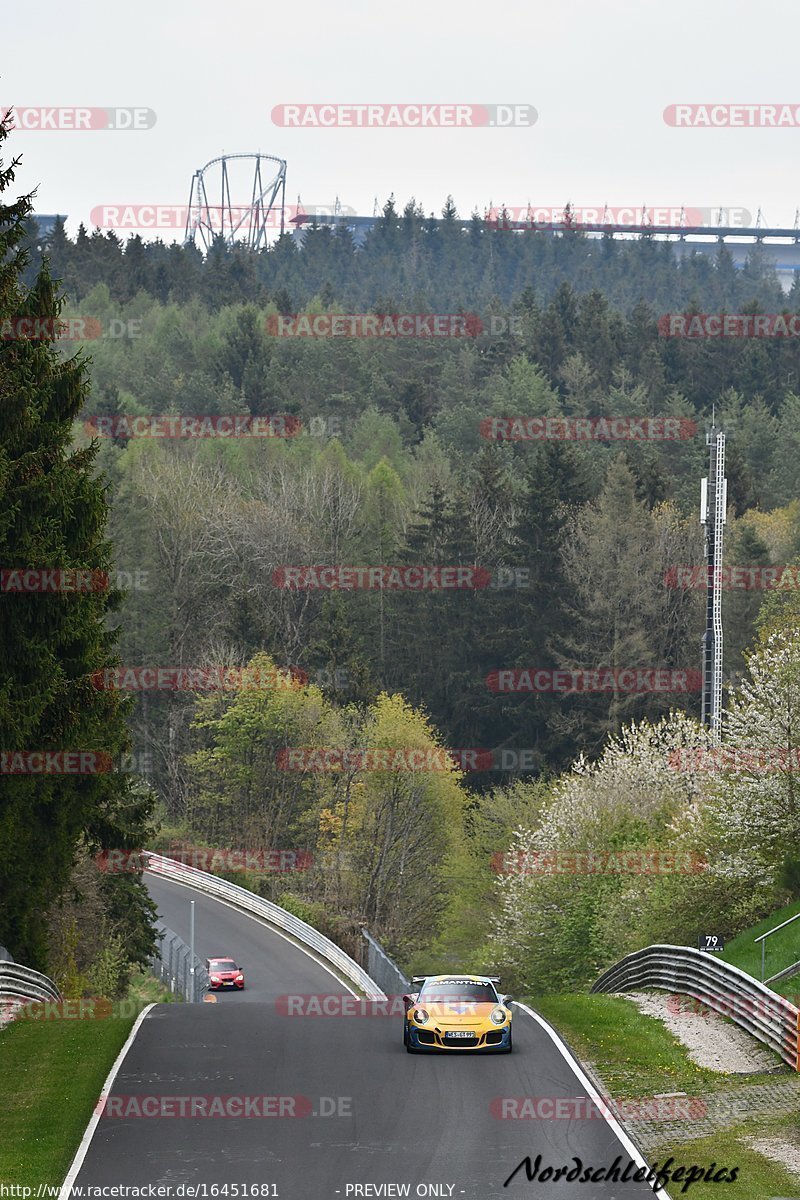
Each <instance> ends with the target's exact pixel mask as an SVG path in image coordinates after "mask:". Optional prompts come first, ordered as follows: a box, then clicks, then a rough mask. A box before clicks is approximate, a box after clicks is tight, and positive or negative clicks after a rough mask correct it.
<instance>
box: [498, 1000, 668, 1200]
mask: <svg viewBox="0 0 800 1200" xmlns="http://www.w3.org/2000/svg"><path fill="white" fill-rule="evenodd" d="M513 1003H514V1004H515V1006H516V1007H517V1008H520V1009H522V1011H523V1012H524V1013H527V1014H528V1016H529V1017H532V1018H533V1020H534V1021H536V1022H537V1024H539V1025H541V1027H542V1029H543V1030H544V1031H545V1033H546V1034H547V1035H548V1036H549V1037H550V1039H551V1040H552V1042H553V1043H554V1045H555V1046H556V1048H557V1049H558V1052H559V1054H561V1055H562V1057H563V1058H565V1059H566V1061H567V1062H568V1063H569V1065H570V1067H571V1068H572V1070H573V1072H574V1073H575V1075H576V1076H577V1078H578V1080H579V1081H580V1083H581V1084H582V1085H583V1087H584V1088H585V1089H586V1091H587V1092H588V1093H589V1095H590V1096H591V1098H592V1100H594V1102H595V1104H596V1105H597V1106H598V1108H599V1109H600V1112H601V1113H602V1114H603V1116H604V1117H605V1119H606V1120H607V1121H608V1123H609V1125H610V1126H611V1128H612V1129H613V1130H614V1133H615V1134H616V1135H617V1138H618V1139H619V1141H620V1142H621V1143H622V1145H623V1146H624V1148H625V1149H626V1150H627V1151H628V1154H629V1155H630V1156H631V1158H632V1159H633V1161H634V1162H635V1163H636V1164H637V1165H638V1166H640V1167H645V1168H646V1169H647V1170H648V1171H649V1170H650V1163H648V1162H645V1160H644V1159H643V1158H642V1152H641V1150H640V1149H639V1148H638V1146H636V1145H635V1143H634V1142H632V1141H631V1139H630V1137H629V1136H628V1134H627V1133H626V1131H625V1129H624V1128H623V1126H622V1125H620V1123H619V1121H618V1120H617V1119H616V1117H615V1116H614V1115H613V1114H612V1113H610V1112H609V1111H608V1110H609V1105H608V1104H607V1103H606V1101H605V1100H604V1099H603V1098H602V1096H601V1095H600V1093H599V1092H598V1090H597V1088H596V1087H595V1086H594V1084H593V1083H592V1081H591V1079H590V1078H589V1076H588V1075H587V1074H586V1072H585V1071H584V1070H583V1068H582V1067H581V1066H580V1064H579V1063H578V1062H576V1061H575V1059H574V1058H573V1057H572V1054H571V1053H570V1052H569V1050H568V1049H567V1047H566V1045H565V1044H564V1042H563V1041H562V1040H561V1038H560V1037H559V1035H558V1033H557V1032H556V1030H555V1029H553V1027H552V1025H550V1024H549V1023H548V1022H547V1021H545V1019H544V1017H541V1016H540V1015H539V1013H537V1012H534V1010H533V1009H532V1008H528V1005H527V1004H520V1002H519V1000H515V1001H514V1002H513ZM643 1182H644V1181H643ZM648 1186H652V1183H651V1184H648ZM653 1190H654V1191H655V1189H653ZM658 1195H660V1196H662V1197H663V1198H664V1200H670V1196H669V1193H668V1192H667V1191H666V1190H665V1189H663V1188H662V1189H661V1191H660V1192H659V1193H658Z"/></svg>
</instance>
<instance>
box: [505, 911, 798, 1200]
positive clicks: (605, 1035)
mask: <svg viewBox="0 0 800 1200" xmlns="http://www.w3.org/2000/svg"><path fill="white" fill-rule="evenodd" d="M798 924H800V922H798ZM529 1003H530V1005H531V1007H532V1008H535V1009H536V1010H537V1012H540V1013H541V1015H542V1016H543V1017H545V1018H546V1020H548V1021H550V1022H551V1024H552V1025H554V1026H555V1028H556V1029H558V1030H559V1032H560V1033H562V1034H563V1036H564V1038H565V1039H566V1041H567V1042H568V1043H569V1045H570V1046H571V1047H572V1049H573V1050H574V1051H575V1053H576V1054H577V1055H578V1057H579V1058H580V1059H581V1060H582V1061H583V1062H585V1063H587V1064H589V1066H590V1067H591V1068H592V1069H593V1070H594V1071H595V1072H596V1074H597V1075H599V1077H600V1078H601V1079H602V1081H603V1085H604V1088H605V1091H606V1093H607V1094H608V1095H610V1097H612V1098H613V1099H614V1100H617V1101H622V1100H635V1099H643V1098H647V1097H653V1096H655V1095H660V1094H664V1093H669V1092H685V1093H686V1094H687V1096H689V1097H693V1096H702V1095H706V1096H707V1095H708V1094H709V1093H710V1092H715V1093H725V1092H726V1091H732V1090H733V1089H734V1088H741V1087H743V1086H747V1085H753V1084H770V1083H775V1082H776V1078H777V1079H780V1078H784V1079H785V1078H790V1077H791V1072H789V1070H788V1068H787V1070H786V1073H785V1075H783V1076H777V1077H776V1076H775V1075H773V1074H771V1073H764V1072H754V1073H752V1074H748V1075H739V1074H737V1075H726V1074H724V1073H722V1072H718V1071H711V1070H708V1069H707V1068H705V1067H699V1066H697V1065H696V1064H695V1063H693V1062H692V1061H691V1059H690V1058H689V1055H688V1052H687V1050H686V1048H685V1046H683V1044H682V1043H681V1042H680V1041H679V1040H678V1039H677V1038H675V1037H674V1036H673V1035H672V1034H671V1033H670V1032H669V1030H668V1029H667V1028H666V1026H665V1025H664V1024H663V1022H661V1021H659V1020H657V1019H656V1018H654V1017H648V1016H645V1015H644V1014H643V1013H640V1012H639V1011H638V1009H636V1008H635V1006H634V1005H633V1004H632V1003H631V1002H630V1001H628V1000H624V999H622V998H621V997H619V996H607V995H567V996H541V997H533V998H532V999H531V1000H530V1001H529ZM775 1061H776V1065H777V1064H779V1063H780V1060H779V1059H778V1058H777V1056H776V1059H775ZM799 1133H800V1121H798V1118H797V1117H796V1116H792V1117H787V1115H786V1114H785V1113H775V1115H774V1116H772V1117H768V1118H758V1119H753V1118H749V1119H747V1120H744V1121H742V1122H740V1123H739V1124H736V1125H733V1126H731V1127H730V1128H727V1129H724V1130H721V1131H719V1132H716V1133H714V1134H713V1135H712V1136H711V1137H702V1138H695V1139H692V1140H687V1141H681V1142H680V1143H679V1144H677V1145H675V1144H667V1143H665V1144H662V1145H659V1146H658V1147H657V1148H656V1150H653V1149H652V1148H651V1149H650V1150H649V1151H648V1152H647V1153H646V1154H645V1158H646V1159H647V1161H648V1162H651V1163H652V1162H655V1161H658V1162H659V1164H662V1165H663V1163H664V1162H665V1160H666V1159H667V1158H669V1157H670V1156H672V1157H673V1159H674V1164H673V1166H674V1167H677V1166H691V1165H693V1164H695V1163H696V1164H698V1165H704V1166H705V1167H706V1168H707V1167H709V1166H710V1165H711V1163H712V1162H716V1163H717V1165H718V1167H719V1168H721V1167H723V1166H724V1167H727V1168H731V1167H739V1175H738V1178H737V1179H736V1181H735V1182H734V1183H732V1184H730V1183H727V1184H725V1185H724V1187H722V1186H721V1184H720V1183H716V1184H715V1183H714V1182H708V1183H705V1182H698V1183H693V1184H692V1185H691V1186H690V1187H689V1189H688V1191H687V1192H682V1191H681V1188H682V1186H683V1184H682V1182H678V1183H673V1184H671V1185H670V1186H669V1188H668V1191H669V1194H670V1196H671V1197H673V1200H677V1197H679V1196H681V1195H688V1196H690V1197H691V1198H692V1200H713V1198H714V1197H716V1198H717V1200H718V1198H719V1196H720V1194H721V1192H722V1191H724V1193H725V1195H726V1196H727V1197H729V1200H768V1198H769V1197H781V1196H790V1197H793V1196H800V1178H798V1176H797V1175H795V1174H793V1173H792V1172H791V1171H789V1170H788V1169H787V1168H786V1167H784V1166H783V1165H782V1164H780V1163H778V1162H774V1161H772V1160H771V1159H768V1158H766V1157H765V1156H764V1155H762V1154H760V1153H758V1152H757V1151H756V1150H754V1149H752V1148H751V1147H750V1146H749V1145H748V1144H747V1139H748V1138H750V1137H754V1136H763V1137H780V1138H782V1139H784V1140H790V1141H793V1142H794V1143H795V1144H799V1143H798V1134H799Z"/></svg>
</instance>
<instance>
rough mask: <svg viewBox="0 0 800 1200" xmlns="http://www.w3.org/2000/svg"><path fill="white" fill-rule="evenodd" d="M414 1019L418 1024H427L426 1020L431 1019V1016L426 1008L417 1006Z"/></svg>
mask: <svg viewBox="0 0 800 1200" xmlns="http://www.w3.org/2000/svg"><path fill="white" fill-rule="evenodd" d="M414 1020H415V1021H416V1022H417V1024H418V1025H425V1024H426V1022H427V1021H429V1020H430V1016H429V1014H428V1013H427V1012H426V1011H425V1009H424V1008H415V1009H414Z"/></svg>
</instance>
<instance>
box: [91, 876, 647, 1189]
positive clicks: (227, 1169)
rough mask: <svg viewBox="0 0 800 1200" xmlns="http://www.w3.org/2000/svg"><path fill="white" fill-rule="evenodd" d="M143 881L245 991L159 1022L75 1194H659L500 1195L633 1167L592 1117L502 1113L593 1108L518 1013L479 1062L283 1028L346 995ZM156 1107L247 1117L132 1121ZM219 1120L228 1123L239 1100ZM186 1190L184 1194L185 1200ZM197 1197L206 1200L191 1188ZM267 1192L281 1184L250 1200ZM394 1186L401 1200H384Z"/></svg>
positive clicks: (351, 1033)
mask: <svg viewBox="0 0 800 1200" xmlns="http://www.w3.org/2000/svg"><path fill="white" fill-rule="evenodd" d="M148 879H149V887H150V890H151V893H152V895H153V897H154V898H155V900H156V901H157V903H158V905H159V908H160V911H161V916H162V919H163V920H164V921H165V922H166V924H167V925H169V926H170V927H171V928H173V929H174V930H176V932H177V933H179V934H180V935H181V936H182V937H184V938H188V930H189V900H190V899H192V898H193V899H194V900H195V911H196V949H197V953H198V955H199V956H200V958H206V957H208V956H209V955H211V954H222V953H226V954H231V955H233V956H234V957H236V958H237V961H238V962H239V963H240V965H242V966H243V968H244V971H245V978H246V982H247V987H246V989H245V991H244V992H243V993H228V994H224V995H220V996H218V997H217V1003H215V1004H211V1003H204V1004H195V1005H187V1004H173V1005H158V1006H156V1007H155V1008H154V1009H152V1010H151V1012H150V1014H149V1015H148V1016H147V1017H146V1018H145V1020H144V1021H143V1023H142V1025H141V1027H140V1029H139V1032H138V1034H137V1036H136V1039H135V1041H134V1042H133V1044H132V1046H131V1048H130V1049H129V1051H128V1053H127V1055H126V1057H125V1060H124V1062H123V1063H122V1066H121V1068H120V1071H119V1073H118V1075H117V1077H116V1081H115V1083H114V1087H113V1089H112V1093H111V1098H110V1102H109V1113H112V1103H113V1104H116V1108H115V1109H114V1110H113V1114H112V1115H104V1116H103V1117H101V1119H100V1121H99V1123H98V1125H97V1128H96V1130H95V1133H94V1136H93V1138H92V1141H91V1144H90V1145H89V1149H88V1152H87V1154H86V1157H85V1159H84V1162H83V1165H82V1167H81V1169H80V1172H79V1174H78V1176H77V1180H76V1183H77V1185H79V1186H80V1185H88V1184H92V1185H103V1184H105V1185H115V1184H128V1185H136V1186H144V1185H148V1184H167V1185H172V1188H171V1192H170V1195H171V1196H172V1197H175V1196H181V1195H186V1196H191V1195H195V1196H200V1197H202V1196H204V1195H205V1196H208V1197H212V1196H213V1195H224V1192H216V1193H213V1192H212V1191H211V1188H212V1185H214V1184H218V1185H224V1184H226V1183H227V1184H229V1185H234V1184H238V1185H239V1191H238V1195H239V1197H241V1196H242V1195H243V1190H242V1185H245V1184H246V1185H248V1191H247V1195H248V1197H249V1196H252V1195H255V1194H258V1195H261V1196H266V1195H270V1196H272V1195H276V1196H278V1197H280V1198H281V1200H336V1198H337V1197H340V1198H341V1200H346V1197H348V1196H351V1197H359V1196H360V1197H365V1196H398V1195H400V1196H402V1195H408V1196H444V1197H453V1198H454V1200H458V1198H459V1197H466V1198H468V1200H494V1198H495V1197H531V1198H536V1200H544V1198H547V1200H550V1198H552V1200H596V1198H597V1200H641V1198H642V1197H644V1196H652V1195H653V1192H652V1189H651V1188H650V1187H649V1186H648V1185H647V1184H646V1183H643V1182H641V1183H634V1182H628V1183H625V1184H621V1183H589V1184H581V1183H579V1182H577V1181H575V1182H567V1181H566V1180H564V1179H560V1180H559V1181H558V1182H553V1181H552V1180H549V1181H545V1182H541V1181H539V1180H535V1181H533V1182H529V1181H528V1179H527V1177H526V1172H525V1170H524V1168H523V1169H522V1170H520V1171H519V1172H518V1173H517V1174H516V1175H515V1176H514V1179H513V1180H512V1181H511V1183H510V1184H509V1186H508V1187H506V1188H504V1187H503V1181H504V1180H505V1179H507V1178H508V1176H509V1175H510V1174H511V1173H512V1172H513V1171H514V1168H515V1167H517V1166H518V1164H520V1163H521V1161H522V1160H523V1159H524V1158H525V1156H526V1155H529V1156H530V1157H531V1160H532V1161H535V1159H536V1156H537V1155H541V1156H542V1162H541V1169H542V1170H543V1169H544V1168H545V1167H546V1166H547V1165H548V1164H549V1165H551V1166H553V1167H559V1166H562V1165H564V1166H569V1167H573V1166H574V1161H573V1159H574V1157H575V1156H577V1157H579V1158H580V1159H581V1160H582V1163H583V1165H584V1166H591V1167H594V1168H599V1167H603V1166H605V1167H610V1166H611V1164H612V1162H613V1160H614V1159H615V1158H616V1157H617V1156H618V1155H619V1156H620V1158H621V1167H622V1168H623V1169H624V1167H625V1166H626V1165H627V1163H628V1161H629V1158H630V1155H629V1151H628V1150H627V1149H626V1148H625V1147H624V1146H623V1145H622V1144H621V1143H620V1142H619V1141H618V1140H617V1136H616V1134H615V1132H614V1130H613V1128H612V1127H611V1126H610V1125H609V1123H608V1122H607V1121H606V1120H604V1119H602V1118H599V1117H595V1118H592V1119H588V1118H585V1117H581V1118H579V1119H575V1118H561V1119H550V1120H514V1119H505V1120H501V1119H498V1118H497V1117H496V1116H495V1115H494V1112H496V1111H497V1109H498V1105H499V1102H500V1101H499V1098H501V1097H524V1096H535V1097H577V1096H585V1095H586V1093H585V1091H584V1089H583V1086H582V1085H581V1083H580V1081H579V1079H578V1078H577V1077H576V1076H575V1075H574V1074H573V1072H572V1069H571V1067H570V1066H569V1064H568V1062H567V1061H566V1060H565V1058H564V1057H563V1056H562V1054H561V1053H560V1052H559V1051H558V1049H557V1048H556V1046H555V1045H554V1043H553V1041H552V1040H551V1038H550V1037H549V1035H548V1034H547V1033H546V1031H545V1030H543V1029H542V1028H540V1026H539V1025H538V1024H537V1023H536V1022H535V1021H534V1020H533V1019H532V1018H531V1017H529V1016H528V1015H526V1014H525V1013H523V1012H521V1011H519V1010H517V1012H516V1013H515V1018H514V1053H513V1054H511V1055H496V1056H485V1057H484V1056H478V1055H470V1054H468V1053H465V1054H447V1055H413V1056H412V1055H409V1054H406V1052H405V1050H404V1048H403V1044H402V1024H401V1020H400V1018H399V1017H398V1016H397V1015H386V1016H384V1015H380V1014H378V1015H369V1016H360V1015H356V1016H352V1015H334V1016H327V1017H326V1016H319V1017H314V1016H290V1015H287V1012H288V1010H287V1006H286V1003H283V1004H282V1003H281V1002H280V1001H279V997H280V996H286V995H289V994H291V995H301V996H307V995H320V994H321V995H326V996H331V994H338V995H340V996H342V997H345V998H346V997H347V996H348V993H347V991H346V989H345V988H344V986H343V985H342V984H341V983H339V982H338V980H336V979H335V978H333V977H332V976H331V975H330V974H329V973H328V972H327V971H326V970H325V968H324V967H322V966H320V965H319V964H318V963H317V962H316V961H314V960H313V959H311V958H310V957H309V956H308V955H306V954H305V953H303V952H302V951H301V950H298V949H297V948H296V947H295V946H293V945H291V944H290V943H288V942H287V941H286V940H285V939H283V938H282V937H280V936H279V935H278V934H276V933H274V932H272V931H270V930H269V929H268V928H267V927H266V926H264V925H262V924H261V923H260V922H258V921H254V920H252V919H251V918H249V917H247V916H245V915H243V914H242V913H240V912H237V911H236V910H234V909H232V908H230V907H229V906H227V905H225V904H223V903H221V902H219V901H217V900H213V899H210V898H207V897H204V896H201V895H200V894H199V893H197V892H190V891H189V890H188V889H186V888H185V887H181V886H180V885H177V884H173V883H168V882H166V881H165V880H163V879H160V878H159V879H156V878H154V877H152V876H149V877H148ZM329 1003H332V1004H336V1005H337V1006H338V1004H339V1001H329ZM351 1004H352V1005H353V1006H354V1007H355V1003H354V1002H352V1001H351ZM265 1096H266V1097H275V1098H282V1099H273V1100H270V1101H263V1100H262V1101H260V1103H261V1106H262V1107H261V1110H260V1111H259V1112H258V1115H250V1116H241V1115H238V1113H239V1112H241V1111H242V1107H241V1106H242V1105H243V1104H244V1103H245V1099H244V1098H248V1097H250V1098H252V1097H265ZM153 1097H173V1098H174V1097H194V1098H212V1097H225V1098H233V1103H234V1107H235V1104H236V1103H238V1104H239V1106H240V1107H239V1108H235V1113H236V1115H227V1112H226V1115H221V1116H214V1115H195V1116H183V1115H180V1104H178V1105H176V1103H175V1102H174V1101H172V1102H169V1101H166V1100H165V1101H163V1102H161V1105H159V1107H162V1108H163V1107H166V1110H167V1111H166V1112H165V1113H164V1114H163V1115H156V1116H147V1115H130V1114H131V1111H132V1110H133V1112H134V1114H135V1113H136V1112H137V1110H138V1111H142V1110H146V1109H147V1105H148V1104H149V1105H151V1106H153V1105H156V1104H158V1102H157V1101H155V1100H153V1099H147V1100H146V1098H153ZM131 1098H134V1099H131ZM492 1101H495V1105H494V1108H493V1107H492ZM197 1102H198V1103H199V1104H203V1105H204V1104H206V1103H207V1102H208V1101H207V1100H205V1099H202V1100H198V1101H197ZM180 1103H181V1104H183V1105H188V1104H189V1103H190V1102H189V1101H182V1102H180ZM251 1103H252V1104H255V1103H256V1101H251ZM170 1104H171V1105H172V1111H170ZM217 1104H218V1106H219V1105H224V1106H226V1109H227V1110H230V1108H231V1107H232V1101H231V1099H226V1100H224V1101H219V1100H218V1101H217ZM167 1114H169V1115H167ZM630 1173H632V1170H631V1172H630ZM181 1184H184V1185H187V1187H186V1188H185V1189H184V1190H182V1191H181V1190H177V1191H176V1186H177V1185H181ZM202 1184H205V1185H207V1186H206V1190H205V1193H204V1192H203V1189H202V1188H201V1189H200V1190H198V1191H196V1192H192V1191H191V1190H190V1187H191V1186H192V1185H202ZM268 1184H269V1185H274V1186H273V1187H272V1188H270V1189H267V1188H265V1187H260V1188H259V1189H258V1191H257V1192H253V1191H251V1190H250V1189H251V1187H252V1185H268ZM386 1184H392V1185H395V1186H394V1187H392V1188H388V1189H387V1188H385V1187H384V1188H381V1187H380V1185H386ZM367 1185H372V1186H367ZM406 1185H407V1186H408V1190H406ZM228 1195H229V1196H232V1195H236V1193H235V1192H233V1191H232V1190H229V1192H228ZM661 1195H662V1196H663V1195H664V1193H663V1192H662V1193H661Z"/></svg>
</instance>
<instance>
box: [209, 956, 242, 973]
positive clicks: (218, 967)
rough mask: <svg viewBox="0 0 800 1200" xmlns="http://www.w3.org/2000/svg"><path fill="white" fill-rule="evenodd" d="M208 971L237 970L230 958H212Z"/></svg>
mask: <svg viewBox="0 0 800 1200" xmlns="http://www.w3.org/2000/svg"><path fill="white" fill-rule="evenodd" d="M208 969H209V970H210V971H236V970H238V968H237V966H236V963H235V962H234V961H233V959H232V958H212V960H211V963H210V964H209V968H208Z"/></svg>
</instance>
